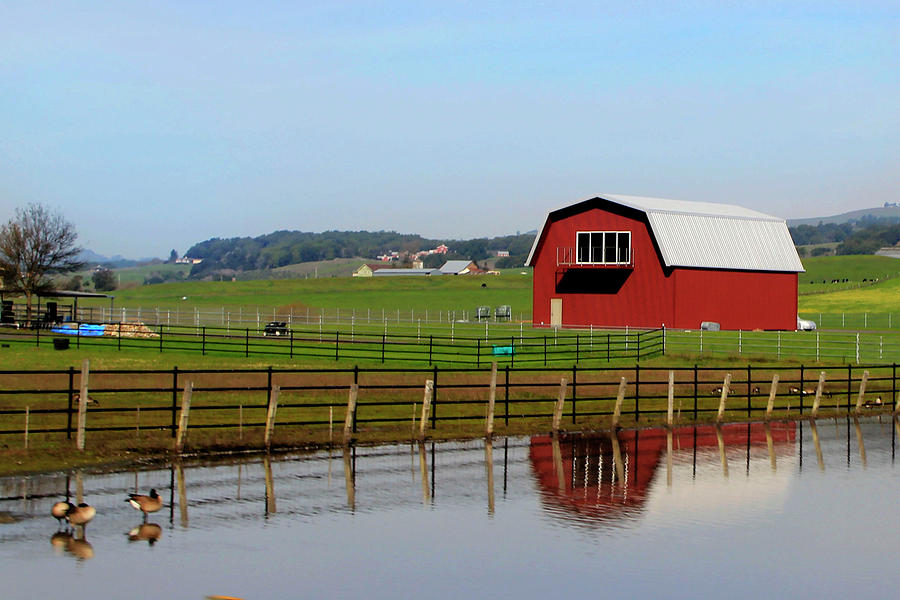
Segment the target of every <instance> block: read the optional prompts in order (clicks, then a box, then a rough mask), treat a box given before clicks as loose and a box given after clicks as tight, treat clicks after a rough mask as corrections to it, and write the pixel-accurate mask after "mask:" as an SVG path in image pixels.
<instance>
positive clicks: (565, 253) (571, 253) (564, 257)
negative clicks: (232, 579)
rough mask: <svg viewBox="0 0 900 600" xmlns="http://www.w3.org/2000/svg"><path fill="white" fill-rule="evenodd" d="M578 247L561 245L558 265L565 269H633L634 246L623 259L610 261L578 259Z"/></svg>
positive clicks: (558, 249) (557, 259)
mask: <svg viewBox="0 0 900 600" xmlns="http://www.w3.org/2000/svg"><path fill="white" fill-rule="evenodd" d="M577 250H578V249H577V248H572V247H564V246H559V247H557V248H556V266H557V267H561V268H564V269H633V268H634V248H629V249H628V251H627V256H626V257H617V258H623V260H618V261H609V262H586V261H579V260H578V251H577Z"/></svg>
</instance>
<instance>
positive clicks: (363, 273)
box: [353, 263, 389, 277]
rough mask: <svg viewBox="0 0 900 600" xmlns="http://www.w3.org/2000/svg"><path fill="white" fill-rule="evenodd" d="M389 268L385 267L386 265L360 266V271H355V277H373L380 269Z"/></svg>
mask: <svg viewBox="0 0 900 600" xmlns="http://www.w3.org/2000/svg"><path fill="white" fill-rule="evenodd" d="M384 268H389V267H385V266H384V263H367V264H364V265H360V267H359V268H358V269H356V270H355V271H353V276H354V277H371V276H372V274H373V273H374V272H375V271H377V270H378V269H384Z"/></svg>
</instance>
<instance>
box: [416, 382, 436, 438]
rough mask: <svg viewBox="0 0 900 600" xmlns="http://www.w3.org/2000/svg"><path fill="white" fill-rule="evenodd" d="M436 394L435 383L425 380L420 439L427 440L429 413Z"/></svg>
mask: <svg viewBox="0 0 900 600" xmlns="http://www.w3.org/2000/svg"><path fill="white" fill-rule="evenodd" d="M433 393H434V381H432V380H431V379H426V380H425V395H424V397H423V398H422V418H421V420H420V421H419V439H420V440H424V439H425V424H426V423H427V422H428V411H430V410H431V397H432V394H433Z"/></svg>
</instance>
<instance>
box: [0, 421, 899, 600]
mask: <svg viewBox="0 0 900 600" xmlns="http://www.w3.org/2000/svg"><path fill="white" fill-rule="evenodd" d="M895 446H896V436H895V423H894V422H892V421H891V419H890V418H889V417H885V418H884V419H883V420H879V419H874V418H873V419H865V420H862V421H861V422H857V421H854V420H853V419H849V420H848V419H841V420H820V421H819V422H818V424H817V425H811V424H810V423H809V422H806V421H804V422H790V423H783V422H779V423H772V424H771V425H769V426H767V425H764V424H749V425H748V424H736V425H727V426H723V427H721V428H716V427H712V426H707V427H697V428H694V427H685V428H678V429H675V430H674V431H673V432H671V433H669V432H667V430H665V429H648V430H639V431H637V430H623V431H620V432H619V433H618V435H617V436H616V437H610V436H609V435H595V436H564V437H562V438H561V439H560V440H556V441H554V440H552V439H551V438H550V437H548V436H533V437H512V438H499V439H497V438H495V439H494V441H493V443H492V444H488V443H486V442H485V441H484V440H475V441H467V442H446V443H432V442H427V443H424V444H398V445H390V446H377V447H355V448H350V449H348V450H346V451H344V450H342V449H335V450H333V451H331V452H329V451H322V452H317V453H310V454H290V455H279V456H278V457H272V458H271V459H269V458H265V457H260V456H249V457H248V456H245V457H239V458H231V459H229V460H227V461H216V462H203V463H198V462H185V463H184V464H183V465H181V464H173V465H169V466H166V467H164V468H160V467H153V468H149V467H144V468H136V469H134V470H130V471H120V472H102V473H96V472H89V471H84V472H80V473H57V474H47V475H40V476H31V477H15V478H4V479H0V496H2V497H0V576H2V581H3V583H2V591H0V597H2V598H5V599H19V598H34V597H53V596H64V597H66V598H73V599H77V598H91V599H96V598H123V597H129V598H198V599H202V598H205V597H207V596H217V595H219V596H228V597H237V598H245V599H250V598H254V599H255V598H289V597H309V598H339V597H340V598H346V597H365V598H408V597H414V596H415V597H421V596H425V597H428V598H459V597H467V596H468V597H485V596H488V595H500V596H504V597H509V596H517V597H522V598H541V597H544V598H546V597H560V596H562V595H564V594H574V593H583V594H591V595H601V596H605V595H613V594H615V595H620V596H623V597H656V596H665V597H685V598H688V597H691V598H693V597H712V596H715V597H724V598H757V597H759V596H760V595H762V594H766V595H773V594H775V595H778V596H793V597H800V598H814V597H822V596H828V597H841V596H851V595H852V596H854V597H866V598H868V597H873V598H874V597H886V596H890V595H892V594H893V592H894V591H895V590H896V589H897V587H898V585H900V573H898V570H897V569H895V568H894V563H895V562H896V560H897V555H895V554H894V552H893V550H895V549H896V548H897V547H898V545H900V544H898V533H897V532H898V531H900V518H898V517H897V516H896V515H897V513H896V512H895V511H894V510H893V508H894V506H893V504H894V503H893V501H894V500H895V499H896V498H897V497H900V495H898V492H900V479H898V477H897V472H896V471H895ZM151 488H155V489H156V490H158V491H159V493H160V494H161V495H162V496H163V500H164V506H163V508H162V510H160V511H159V512H155V513H150V514H149V515H148V517H147V520H146V523H145V522H144V519H143V517H142V513H140V512H139V511H136V510H134V509H133V508H132V507H131V506H130V505H129V503H128V502H126V499H127V494H128V493H129V492H134V491H135V489H137V490H139V491H140V492H141V493H147V492H148V491H149V490H150V489H151ZM67 491H68V493H69V498H70V499H72V500H73V501H74V500H76V499H77V497H78V496H79V492H80V495H81V497H82V498H83V500H84V501H85V502H87V503H89V504H90V505H91V506H93V507H95V508H96V511H97V514H96V517H95V518H94V519H93V521H92V522H91V523H90V524H89V525H87V527H86V531H85V532H81V531H80V530H79V531H76V532H75V535H74V536H72V535H69V534H67V533H61V532H60V529H59V528H58V527H57V522H56V521H55V520H54V519H53V518H52V517H51V516H50V507H51V506H52V504H53V503H54V502H56V501H59V500H63V499H65V498H66V494H67Z"/></svg>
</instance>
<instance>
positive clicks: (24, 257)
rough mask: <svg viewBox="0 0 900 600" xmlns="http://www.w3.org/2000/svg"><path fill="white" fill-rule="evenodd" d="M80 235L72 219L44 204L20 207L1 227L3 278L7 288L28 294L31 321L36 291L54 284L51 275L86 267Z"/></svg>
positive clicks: (0, 248)
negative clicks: (79, 258) (77, 240)
mask: <svg viewBox="0 0 900 600" xmlns="http://www.w3.org/2000/svg"><path fill="white" fill-rule="evenodd" d="M76 239H78V234H77V233H76V232H75V226H74V225H72V223H70V222H69V221H67V220H66V219H65V218H64V217H63V216H62V215H61V214H60V213H55V212H51V211H50V210H49V209H47V208H46V207H44V206H42V205H40V204H29V205H28V206H26V207H25V208H17V209H16V216H15V217H13V218H12V219H10V220H9V221H7V222H6V223H5V224H4V225H3V226H2V227H0V278H2V282H3V287H4V289H8V290H11V291H17V292H20V293H22V294H24V295H25V303H26V320H27V322H28V323H31V302H32V298H33V297H34V295H35V294H39V293H41V292H46V291H48V290H49V289H51V288H52V279H51V278H50V275H52V274H54V273H67V272H70V271H75V270H77V269H79V268H81V267H82V265H83V263H81V262H80V261H79V260H78V254H79V253H80V252H81V248H79V247H78V246H76V245H75V240H76Z"/></svg>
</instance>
